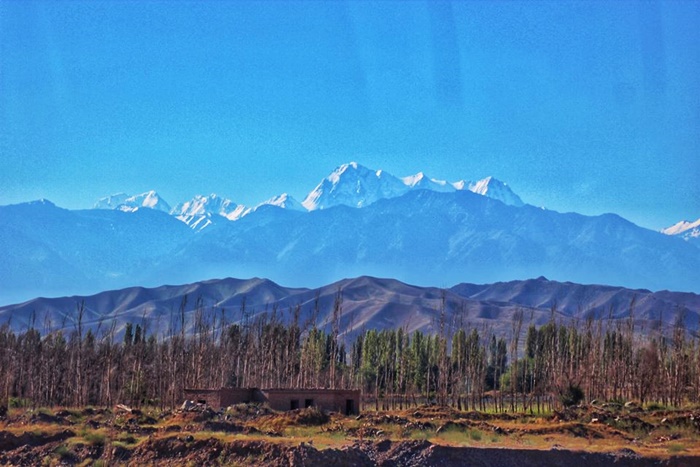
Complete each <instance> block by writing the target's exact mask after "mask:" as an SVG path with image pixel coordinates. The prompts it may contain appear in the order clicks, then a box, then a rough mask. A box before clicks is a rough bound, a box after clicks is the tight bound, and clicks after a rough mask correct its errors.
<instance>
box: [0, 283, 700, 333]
mask: <svg viewBox="0 0 700 467" xmlns="http://www.w3.org/2000/svg"><path fill="white" fill-rule="evenodd" d="M338 293H340V296H341V298H342V313H341V316H340V324H341V329H340V331H341V334H343V335H349V336H352V335H354V334H356V333H357V332H360V331H361V330H363V329H379V330H381V329H398V328H403V329H405V330H407V331H408V332H412V331H414V330H422V331H427V332H435V331H436V330H437V322H438V319H439V316H440V313H441V311H442V307H443V305H442V299H443V297H444V299H445V305H444V310H445V313H446V318H447V323H448V324H449V325H450V326H456V325H459V324H460V323H462V325H463V326H466V327H472V326H474V327H478V328H487V329H491V330H493V332H494V333H496V334H500V335H507V334H508V333H510V332H511V329H512V323H513V319H514V317H515V314H516V312H522V314H523V319H524V321H525V322H526V324H527V323H529V322H532V323H533V324H537V325H542V324H545V323H546V322H548V321H549V320H551V319H555V320H557V321H559V322H562V321H564V322H570V321H578V322H579V323H581V324H583V323H585V321H586V320H587V319H588V318H595V319H602V320H604V321H608V320H611V321H610V322H611V323H615V322H616V321H619V320H623V321H625V322H626V320H628V319H629V318H630V316H631V317H632V319H634V320H635V326H636V328H637V330H638V331H640V332H642V333H646V334H649V333H653V332H659V331H664V330H667V329H668V328H669V327H672V326H674V325H675V324H677V320H678V319H679V317H681V316H682V317H683V319H684V321H683V325H684V326H685V327H686V328H687V330H688V331H690V332H697V330H698V319H699V316H700V295H696V294H688V293H674V292H656V293H654V292H650V291H648V290H632V289H626V288H622V287H610V286H600V285H581V284H573V283H564V282H556V281H549V280H547V279H545V278H543V277H541V278H538V279H530V280H524V281H512V282H502V283H494V284H480V285H479V284H467V283H462V284H458V285H455V286H453V287H449V288H445V289H439V288H436V287H419V286H415V285H409V284H406V283H403V282H400V281H397V280H394V279H380V278H375V277H367V276H364V277H358V278H353V279H343V280H340V281H337V282H334V283H332V284H328V285H324V286H321V287H319V288H316V289H309V288H289V287H283V286H280V285H278V284H276V283H275V282H272V281H269V280H266V279H258V278H253V279H247V280H241V279H231V278H228V279H221V280H208V281H204V282H198V283H192V284H186V285H179V286H160V287H156V288H143V287H132V288H127V289H122V290H113V291H106V292H102V293H99V294H96V295H91V296H74V297H62V298H55V299H45V298H37V299H33V300H30V301H28V302H25V303H22V304H18V305H12V306H4V307H0V322H6V321H10V322H11V325H12V326H13V327H15V328H16V329H20V330H21V329H27V328H28V327H29V326H30V325H31V323H30V320H31V319H36V320H37V322H40V323H52V326H54V327H55V328H65V329H72V326H73V325H74V320H75V311H76V309H77V306H79V305H81V306H84V313H85V315H84V322H83V325H84V326H85V327H86V329H87V328H92V329H96V328H97V327H98V326H101V327H102V329H107V328H108V327H109V326H111V325H112V322H114V324H115V325H116V326H117V329H118V330H119V329H121V328H123V326H124V325H125V324H126V323H127V322H131V323H134V324H141V325H142V326H145V327H146V328H147V329H149V330H150V331H151V332H155V333H165V332H166V331H167V329H168V327H169V326H171V325H173V322H172V321H173V320H179V319H180V316H179V315H178V314H179V311H180V309H181V307H182V306H183V304H184V312H185V315H186V321H187V322H188V323H189V325H192V321H193V320H192V315H193V313H194V311H195V310H196V309H197V308H198V307H203V310H202V311H205V312H208V313H210V314H211V315H212V316H216V317H217V319H223V320H224V321H225V322H226V323H234V322H238V321H240V320H242V319H243V316H242V309H241V307H242V304H243V303H244V302H245V309H246V316H247V319H255V318H256V317H257V316H261V315H263V314H267V316H268V318H270V317H271V315H272V313H273V312H274V313H275V314H276V316H277V319H281V320H283V321H286V320H289V319H291V314H292V310H293V309H294V308H295V307H297V306H298V307H299V310H300V324H301V325H307V326H308V325H310V324H311V321H310V320H311V319H312V317H313V316H316V323H315V324H316V325H318V326H320V327H324V328H328V327H329V325H330V320H331V318H332V309H333V303H334V301H335V297H336V295H337V294H338ZM316 307H318V309H316ZM273 310H274V311H273Z"/></svg>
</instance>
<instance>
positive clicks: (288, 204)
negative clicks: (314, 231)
mask: <svg viewBox="0 0 700 467" xmlns="http://www.w3.org/2000/svg"><path fill="white" fill-rule="evenodd" d="M268 205H269V206H277V207H278V208H282V209H290V210H292V211H306V208H305V207H304V205H303V204H301V203H300V202H299V201H297V200H296V199H294V197H292V196H291V195H289V194H287V193H282V194H281V195H277V196H273V197H272V198H270V199H268V200H267V201H263V202H262V203H260V204H258V205H257V206H256V207H255V209H257V208H259V207H260V206H268Z"/></svg>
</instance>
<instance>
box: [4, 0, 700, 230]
mask: <svg viewBox="0 0 700 467" xmlns="http://www.w3.org/2000/svg"><path fill="white" fill-rule="evenodd" d="M698 24H700V2H691V1H687V2H653V1H650V2H629V3H628V2H621V1H615V2H560V1H557V2H525V1H521V2H489V1H475V2H452V3H448V2H438V1H430V2H388V1H382V2H376V3H373V2H369V1H362V2H341V1H335V2H291V1H275V2H273V1H270V2H255V3H253V2H251V3H245V2H224V1H218V2H217V1H208V2H183V1H176V2H164V1H163V2H147V1H143V2H142V1H139V2H136V1H118V2H105V1H103V2H100V1H84V2H67V1H63V2H61V1H50V2H28V1H7V0H0V205H3V204H10V203H16V202H22V201H28V200H32V199H37V198H42V197H44V198H48V199H50V200H52V201H54V202H55V203H56V204H58V205H59V206H63V207H67V208H84V207H90V206H91V204H92V203H93V202H94V201H95V199H97V198H99V197H101V196H104V195H107V194H110V193H115V192H120V191H124V192H128V193H132V194H135V193H139V192H143V191H146V190H149V189H156V190H157V191H159V192H160V193H161V195H162V196H163V197H164V198H165V199H166V200H168V201H169V202H170V203H171V204H176V203H177V202H179V201H183V200H185V199H188V198H191V197H192V196H193V195H195V194H208V193H211V192H215V193H218V194H221V195H225V196H227V197H230V198H231V199H233V200H234V201H236V202H238V203H243V204H256V203H258V202H260V201H262V200H264V199H267V198H269V197H271V196H273V195H276V194H279V193H281V192H283V191H286V192H289V193H290V194H292V195H293V196H295V197H297V198H298V199H299V200H301V199H302V198H303V196H304V195H305V194H306V193H307V192H308V191H310V190H311V189H312V188H313V187H314V186H315V184H316V183H318V182H319V181H320V179H321V178H322V177H324V176H326V175H327V174H328V173H329V172H330V171H331V170H333V169H334V168H335V167H336V166H337V165H339V164H341V163H344V162H348V161H351V160H356V161H357V162H359V163H361V164H363V165H366V166H368V167H371V168H377V169H378V168H383V169H385V170H387V171H389V172H391V173H393V174H394V175H397V176H404V175H409V174H412V173H415V172H417V171H419V170H422V171H424V172H425V173H426V174H428V175H430V176H432V177H436V178H444V179H449V180H457V179H462V178H465V179H477V178H482V177H485V176H488V175H493V176H495V177H496V178H499V179H501V180H504V181H506V182H508V183H509V184H510V185H511V187H512V188H513V189H514V191H516V192H517V193H518V194H519V195H520V196H521V197H522V198H523V200H524V201H526V202H529V203H531V204H535V205H543V206H546V207H548V208H551V209H556V210H559V211H578V212H582V213H585V214H599V213H603V212H616V213H618V214H620V215H622V216H623V217H626V218H628V219H630V220H632V221H633V222H636V223H638V224H640V225H643V226H645V227H650V228H655V229H656V228H661V227H664V226H667V225H670V224H673V223H675V222H676V221H678V220H681V219H697V218H698V217H700V188H699V185H700V183H698V181H699V174H700V130H699V129H700V28H698V27H697V25H698Z"/></svg>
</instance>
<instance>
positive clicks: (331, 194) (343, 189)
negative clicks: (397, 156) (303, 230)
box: [301, 162, 409, 211]
mask: <svg viewBox="0 0 700 467" xmlns="http://www.w3.org/2000/svg"><path fill="white" fill-rule="evenodd" d="M408 190H409V187H408V186H407V185H406V184H405V183H403V182H402V181H401V180H400V179H398V178H396V177H394V176H393V175H391V174H389V173H387V172H385V171H383V170H370V169H368V168H367V167H364V166H362V165H360V164H358V163H357V162H350V163H349V164H343V165H341V166H340V167H338V168H337V169H335V170H334V171H333V173H331V174H330V175H329V176H327V177H326V178H324V179H323V180H321V183H319V184H318V185H317V186H316V188H314V189H313V190H312V191H311V193H309V194H308V195H307V196H306V198H305V199H304V201H302V203H301V204H302V205H303V206H304V207H305V208H306V209H308V210H309V211H316V210H318V209H327V208H330V207H332V206H338V205H344V206H351V207H355V208H361V207H364V206H369V205H370V204H372V203H374V202H376V201H378V200H380V199H386V198H395V197H397V196H401V195H403V194H405V193H407V192H408Z"/></svg>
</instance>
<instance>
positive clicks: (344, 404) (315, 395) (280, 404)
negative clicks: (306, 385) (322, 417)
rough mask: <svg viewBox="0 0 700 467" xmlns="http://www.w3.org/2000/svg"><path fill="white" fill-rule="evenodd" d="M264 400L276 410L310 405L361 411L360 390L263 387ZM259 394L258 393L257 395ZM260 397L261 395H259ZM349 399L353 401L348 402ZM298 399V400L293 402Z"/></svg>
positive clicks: (352, 412)
mask: <svg viewBox="0 0 700 467" xmlns="http://www.w3.org/2000/svg"><path fill="white" fill-rule="evenodd" d="M259 393H260V394H261V396H262V398H263V399H264V402H267V403H268V404H269V405H270V408H272V409H274V410H292V409H293V408H299V409H303V408H304V407H306V406H307V402H309V403H310V405H312V406H315V407H319V408H321V409H324V410H329V411H333V412H340V413H342V414H345V413H346V412H350V414H357V413H360V391H347V390H332V389H306V390H305V389H263V390H260V391H259ZM256 396H257V395H256ZM258 397H260V396H258ZM348 400H350V401H352V402H351V403H350V404H348ZM293 401H296V402H293Z"/></svg>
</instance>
